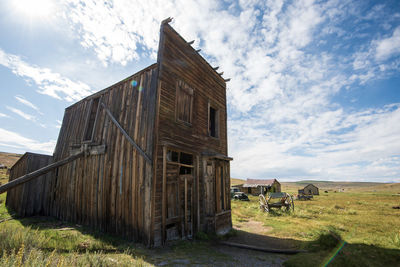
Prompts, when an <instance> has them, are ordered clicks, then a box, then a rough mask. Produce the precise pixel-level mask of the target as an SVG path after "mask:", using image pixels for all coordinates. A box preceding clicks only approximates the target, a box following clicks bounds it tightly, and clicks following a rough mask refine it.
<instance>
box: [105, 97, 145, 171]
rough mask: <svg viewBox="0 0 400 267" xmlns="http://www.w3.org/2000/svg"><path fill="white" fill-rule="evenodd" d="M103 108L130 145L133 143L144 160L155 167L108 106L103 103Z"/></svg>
mask: <svg viewBox="0 0 400 267" xmlns="http://www.w3.org/2000/svg"><path fill="white" fill-rule="evenodd" d="M101 106H102V107H103V108H104V110H105V111H106V113H107V115H108V117H109V118H110V119H111V121H112V122H113V123H114V124H115V126H117V128H118V129H119V130H120V131H121V133H122V134H123V135H124V136H125V138H126V139H127V140H128V141H129V143H131V144H132V145H133V146H134V147H135V148H136V149H137V151H139V153H140V154H141V155H142V156H143V157H144V159H145V160H146V161H147V163H149V164H150V165H153V162H152V160H151V159H150V157H149V156H148V155H147V154H146V152H144V151H143V149H141V148H140V147H139V146H138V145H137V144H136V143H135V141H133V139H132V138H131V137H130V136H129V135H128V133H127V132H126V131H125V130H124V128H122V126H121V124H119V122H118V121H117V120H116V119H115V118H114V116H113V115H112V113H111V111H110V110H109V109H108V108H107V107H106V105H105V104H104V103H103V102H102V103H101Z"/></svg>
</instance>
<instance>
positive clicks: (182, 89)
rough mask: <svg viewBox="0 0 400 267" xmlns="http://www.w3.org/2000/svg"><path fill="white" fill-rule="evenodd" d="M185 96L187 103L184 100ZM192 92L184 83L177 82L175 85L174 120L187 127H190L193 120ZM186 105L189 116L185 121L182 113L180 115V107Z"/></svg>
mask: <svg viewBox="0 0 400 267" xmlns="http://www.w3.org/2000/svg"><path fill="white" fill-rule="evenodd" d="M185 96H187V97H188V98H187V100H186V101H187V103H185V102H186V101H185V100H184V98H185ZM193 99H194V90H193V88H191V87H190V86H188V85H187V84H186V83H185V82H184V81H182V80H178V81H177V83H176V101H175V120H176V121H177V122H181V123H183V124H186V125H188V126H191V125H192V120H193V103H194V100H193ZM184 104H187V105H188V106H189V107H188V109H189V114H188V118H187V120H185V118H184V117H185V116H184V113H183V114H181V111H182V109H185V108H184V107H182V105H184Z"/></svg>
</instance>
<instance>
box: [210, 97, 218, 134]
mask: <svg viewBox="0 0 400 267" xmlns="http://www.w3.org/2000/svg"><path fill="white" fill-rule="evenodd" d="M218 114H219V111H218V110H217V109H216V108H214V107H212V106H210V105H209V106H208V134H209V135H210V136H212V137H216V138H218V124H219V121H218Z"/></svg>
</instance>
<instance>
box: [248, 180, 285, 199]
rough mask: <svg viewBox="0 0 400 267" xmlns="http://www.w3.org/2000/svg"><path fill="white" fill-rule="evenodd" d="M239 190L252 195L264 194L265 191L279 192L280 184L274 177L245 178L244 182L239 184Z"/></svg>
mask: <svg viewBox="0 0 400 267" xmlns="http://www.w3.org/2000/svg"><path fill="white" fill-rule="evenodd" d="M240 191H242V192H244V193H246V194H251V195H254V196H258V195H259V194H263V195H265V194H266V193H267V192H272V193H275V192H281V184H280V183H279V182H278V180H276V179H270V180H263V179H247V180H246V183H245V184H243V185H241V186H240Z"/></svg>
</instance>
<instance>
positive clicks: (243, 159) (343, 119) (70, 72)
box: [0, 0, 400, 182]
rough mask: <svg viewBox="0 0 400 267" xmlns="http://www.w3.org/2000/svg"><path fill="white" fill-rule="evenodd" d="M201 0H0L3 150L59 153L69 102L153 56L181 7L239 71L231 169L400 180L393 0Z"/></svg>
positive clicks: (398, 40)
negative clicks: (163, 25)
mask: <svg viewBox="0 0 400 267" xmlns="http://www.w3.org/2000/svg"><path fill="white" fill-rule="evenodd" d="M200 2H201V3H199V2H196V1H190V0H188V1H178V0H176V1H175V0H163V1H161V0H159V1H124V0H121V1H107V4H105V3H104V2H101V1H100V2H98V1H86V0H82V1H75V0H65V1H64V0H63V1H55V0H53V1H52V0H37V1H29V0H19V1H1V2H0V34H1V35H0V36H1V38H0V77H1V81H2V83H1V85H0V88H1V93H2V94H1V95H2V97H1V98H0V99H1V100H0V101H1V102H0V151H8V152H18V153H23V152H25V151H32V152H39V153H47V154H51V153H52V152H53V149H54V145H55V142H56V140H57V136H58V132H59V128H60V124H61V121H62V117H63V113H64V109H65V108H66V107H67V106H69V105H71V104H72V103H74V102H76V101H78V100H79V99H81V98H83V97H84V96H87V95H89V94H91V93H93V92H96V91H98V90H101V89H103V88H105V87H107V86H109V85H111V84H113V83H115V82H117V81H119V80H121V79H123V78H125V77H127V76H129V75H131V74H133V73H135V72H136V71H138V70H140V69H142V68H144V67H146V66H148V65H150V64H151V63H153V62H155V60H156V52H157V48H158V37H159V36H158V35H159V25H160V22H161V21H162V20H163V19H165V18H167V17H173V18H174V20H173V22H172V23H171V24H172V26H173V27H174V28H175V29H176V30H177V31H178V32H180V33H181V35H182V36H183V37H184V38H185V39H186V40H188V41H190V40H195V43H194V44H193V46H194V47H195V48H196V49H201V52H200V53H201V54H202V55H203V56H204V57H205V58H206V59H207V60H208V61H209V62H210V63H211V64H212V65H213V66H220V69H221V70H222V71H224V77H225V78H231V81H230V82H229V83H228V93H227V95H228V116H229V118H228V129H229V130H228V138H229V155H230V156H232V157H234V161H233V162H232V163H231V176H232V177H238V178H278V179H280V180H286V181H290V180H300V179H318V180H338V181H381V182H388V181H395V182H400V136H399V134H400V88H399V86H400V71H399V70H400V3H399V2H398V1H396V0H394V1H346V0H332V1H330V0H328V1H312V0H305V1H280V0H276V1H258V0H249V1H211V0H204V1H200ZM33 3H36V5H33Z"/></svg>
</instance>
